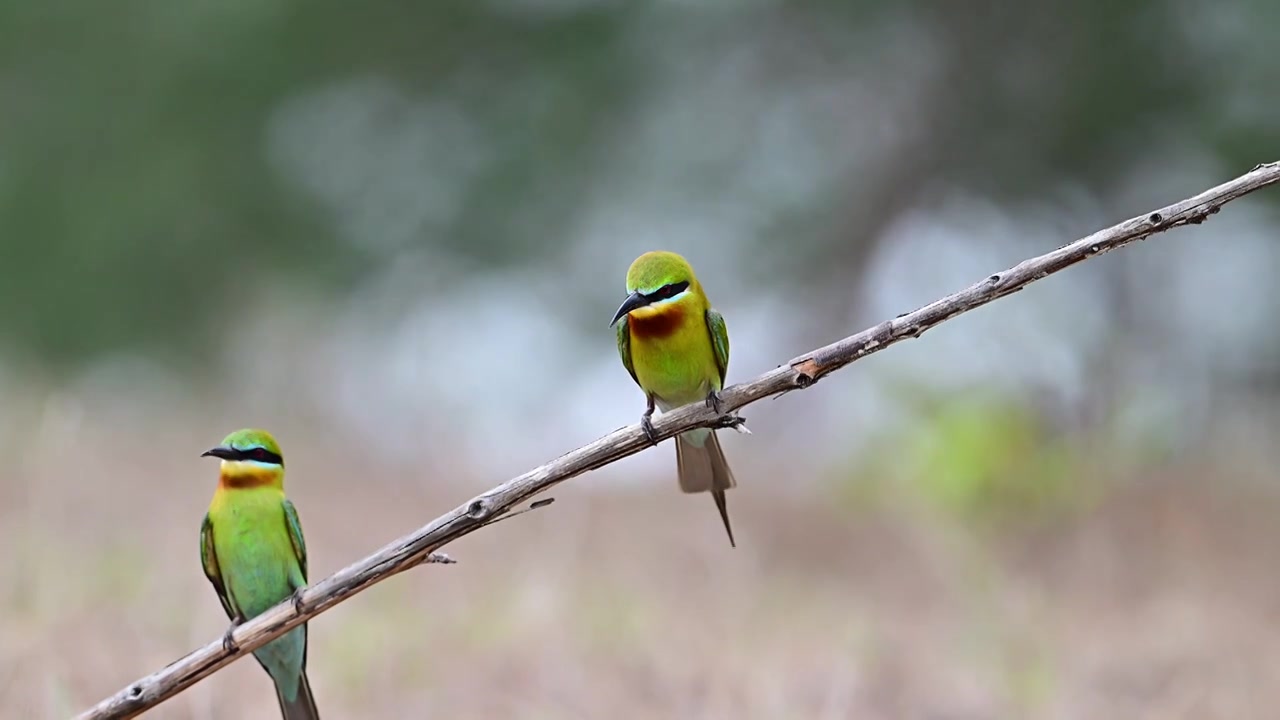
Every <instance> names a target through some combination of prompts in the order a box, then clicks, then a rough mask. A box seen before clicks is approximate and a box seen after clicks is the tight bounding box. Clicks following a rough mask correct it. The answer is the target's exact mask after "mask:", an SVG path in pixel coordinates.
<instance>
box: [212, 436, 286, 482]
mask: <svg viewBox="0 0 1280 720" xmlns="http://www.w3.org/2000/svg"><path fill="white" fill-rule="evenodd" d="M200 457H216V458H220V459H221V460H222V468H221V469H222V479H223V481H224V482H227V483H228V484H231V485H258V484H266V483H271V482H277V481H279V480H280V478H281V476H283V475H284V456H283V455H282V454H281V453H280V446H279V445H278V444H276V439H275V438H273V437H271V433H269V432H267V431H266V430H257V429H254V428H246V429H244V430H237V431H235V432H233V433H231V434H230V435H228V436H226V437H225V438H223V439H222V442H221V443H220V444H219V445H218V447H215V448H213V449H211V450H207V451H205V452H204V453H203V454H202V455H201V456H200Z"/></svg>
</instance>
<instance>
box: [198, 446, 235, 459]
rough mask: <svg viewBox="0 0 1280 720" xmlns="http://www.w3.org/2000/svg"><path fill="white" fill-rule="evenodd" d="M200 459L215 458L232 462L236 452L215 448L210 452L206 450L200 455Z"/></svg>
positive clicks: (227, 448)
mask: <svg viewBox="0 0 1280 720" xmlns="http://www.w3.org/2000/svg"><path fill="white" fill-rule="evenodd" d="M200 457H216V458H222V459H223V460H232V459H234V458H235V457H236V451H235V450H233V449H231V448H229V447H216V448H214V449H212V450H206V451H204V452H202V453H200Z"/></svg>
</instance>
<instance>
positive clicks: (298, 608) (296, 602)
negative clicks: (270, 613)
mask: <svg viewBox="0 0 1280 720" xmlns="http://www.w3.org/2000/svg"><path fill="white" fill-rule="evenodd" d="M306 589H307V586H305V585H303V586H302V587H300V588H298V589H297V590H294V591H293V594H292V595H290V596H289V600H291V601H292V602H293V611H294V612H296V613H298V614H299V615H301V614H302V591H304V590H306Z"/></svg>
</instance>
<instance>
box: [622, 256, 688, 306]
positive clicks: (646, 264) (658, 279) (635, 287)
mask: <svg viewBox="0 0 1280 720" xmlns="http://www.w3.org/2000/svg"><path fill="white" fill-rule="evenodd" d="M678 282H687V283H689V286H690V287H691V288H696V287H698V278H697V276H695V275H694V274H693V266H692V265H690V264H689V261H687V260H685V259H684V258H682V257H680V256H679V255H677V254H675V253H673V252H667V251H666V250H654V251H652V252H647V253H645V254H643V255H641V256H640V257H638V258H636V259H635V262H633V263H631V268H630V269H629V270H627V292H629V293H630V292H637V291H638V292H640V293H641V294H642V295H648V294H651V293H653V292H654V291H656V290H657V289H658V288H660V287H662V286H663V285H670V284H672V283H678Z"/></svg>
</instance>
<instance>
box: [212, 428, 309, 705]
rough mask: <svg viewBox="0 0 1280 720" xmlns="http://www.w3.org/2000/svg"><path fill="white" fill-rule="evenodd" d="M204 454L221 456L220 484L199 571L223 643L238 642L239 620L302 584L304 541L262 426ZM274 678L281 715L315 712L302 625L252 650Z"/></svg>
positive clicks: (280, 461) (280, 464)
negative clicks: (215, 603) (218, 605)
mask: <svg viewBox="0 0 1280 720" xmlns="http://www.w3.org/2000/svg"><path fill="white" fill-rule="evenodd" d="M201 457H216V458H220V459H221V460H222V463H221V471H220V472H219V476H218V488H217V490H215V491H214V493H213V501H212V502H210V503H209V512H208V513H206V514H205V516H204V524H203V525H202V526H201V527H200V562H201V564H202V565H203V566H204V574H205V575H206V576H207V577H208V578H209V582H210V583H212V584H213V589H214V591H215V592H217V594H218V600H219V601H221V602H222V608H223V609H224V610H226V611H227V617H229V618H231V627H230V628H228V629H227V634H226V635H225V636H224V637H223V645H224V646H225V647H226V648H227V649H228V650H229V651H234V650H235V643H234V642H233V641H232V638H231V633H232V632H233V631H234V630H235V628H236V626H237V625H239V624H240V623H243V622H244V621H246V620H248V619H249V618H252V617H254V616H255V615H259V614H261V613H263V612H265V611H266V610H267V609H268V608H270V607H272V606H273V605H275V604H276V603H279V602H280V601H282V600H284V599H285V598H288V597H293V598H294V599H295V603H296V601H297V598H298V597H299V595H298V594H297V593H298V592H299V591H300V590H301V589H302V588H304V587H306V584H307V546H306V544H305V543H304V542H303V539H302V525H301V524H300V523H299V522H298V513H297V511H296V510H294V508H293V503H291V502H289V501H288V500H287V499H286V498H285V496H284V457H283V456H282V455H281V454H280V446H279V445H277V444H276V441H275V438H273V437H271V433H268V432H267V431H265V430H254V429H247V430H237V431H236V432H233V433H231V434H230V435H228V436H227V437H226V438H225V439H224V440H223V441H222V443H221V444H220V445H218V447H215V448H213V449H212V450H209V451H207V452H205V453H204V454H203V455H201ZM253 655H254V657H255V658H256V659H257V661H258V663H259V664H260V665H262V667H263V669H264V670H266V671H267V674H268V675H270V676H271V681H272V682H273V683H275V687H276V699H277V700H278V701H279V702H280V713H281V715H282V717H283V718H284V720H318V719H319V717H320V713H319V711H318V710H316V703H315V699H314V698H313V697H312V695H311V683H310V682H308V680H307V626H306V624H305V623H304V624H302V625H299V626H298V627H296V628H294V629H293V630H290V631H289V632H288V633H286V634H285V635H283V636H281V637H279V638H276V639H275V640H272V641H271V642H269V643H267V644H266V645H263V646H262V647H260V648H258V649H257V650H254V651H253Z"/></svg>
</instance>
